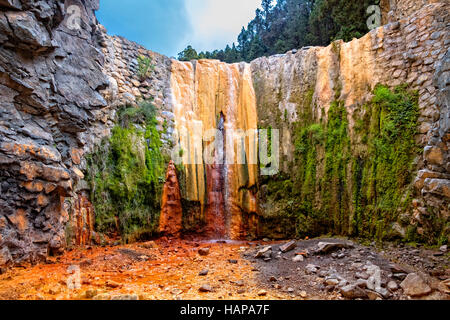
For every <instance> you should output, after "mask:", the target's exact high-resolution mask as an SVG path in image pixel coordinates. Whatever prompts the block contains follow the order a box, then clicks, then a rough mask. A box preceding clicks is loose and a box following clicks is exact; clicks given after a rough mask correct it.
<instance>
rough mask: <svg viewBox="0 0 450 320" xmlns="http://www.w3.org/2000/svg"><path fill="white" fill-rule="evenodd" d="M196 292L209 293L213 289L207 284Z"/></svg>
mask: <svg viewBox="0 0 450 320" xmlns="http://www.w3.org/2000/svg"><path fill="white" fill-rule="evenodd" d="M198 290H199V291H200V292H211V291H212V290H213V289H212V287H211V286H210V285H209V284H204V285H202V286H201V287H200V288H199V289H198Z"/></svg>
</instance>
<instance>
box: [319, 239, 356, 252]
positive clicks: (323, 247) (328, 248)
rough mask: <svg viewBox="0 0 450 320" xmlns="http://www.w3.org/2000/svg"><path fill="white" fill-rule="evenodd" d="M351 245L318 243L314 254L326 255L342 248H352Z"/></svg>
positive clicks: (345, 243) (344, 243)
mask: <svg viewBox="0 0 450 320" xmlns="http://www.w3.org/2000/svg"><path fill="white" fill-rule="evenodd" d="M353 247H354V245H353V244H352V243H350V242H349V243H347V242H319V243H318V245H317V248H316V250H315V252H316V253H317V254H327V253H331V252H333V251H336V250H339V249H343V248H353Z"/></svg>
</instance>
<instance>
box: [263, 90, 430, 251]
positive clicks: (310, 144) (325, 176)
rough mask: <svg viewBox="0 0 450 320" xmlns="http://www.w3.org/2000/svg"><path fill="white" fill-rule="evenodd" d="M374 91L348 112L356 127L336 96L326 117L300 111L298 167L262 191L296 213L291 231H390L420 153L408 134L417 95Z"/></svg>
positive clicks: (381, 234)
mask: <svg viewBox="0 0 450 320" xmlns="http://www.w3.org/2000/svg"><path fill="white" fill-rule="evenodd" d="M373 93H374V96H373V99H372V100H371V101H370V102H369V103H367V104H366V105H364V106H361V107H360V109H359V110H356V111H355V112H353V121H355V123H356V125H355V127H354V130H353V131H354V132H350V126H349V120H350V115H349V114H348V113H347V109H346V108H345V106H344V104H343V102H341V101H339V100H337V101H334V102H333V103H332V104H331V106H330V108H329V110H328V114H327V117H326V121H320V122H319V121H316V120H315V119H313V118H312V116H311V114H309V113H306V112H304V113H302V114H301V116H300V119H299V121H298V122H297V123H296V129H295V141H296V143H295V145H296V160H295V162H296V164H297V170H296V172H295V173H294V174H292V175H291V176H290V177H281V176H280V177H278V179H273V180H272V181H268V184H267V185H268V191H267V194H268V195H267V197H268V199H269V206H270V205H271V204H276V206H278V207H279V208H280V210H279V211H278V212H279V214H282V215H284V216H285V217H286V216H288V217H291V218H293V217H295V219H296V231H295V232H296V235H297V236H301V237H304V236H319V235H324V234H335V235H348V236H356V237H362V238H370V239H377V240H381V239H392V238H394V237H395V236H396V234H395V233H394V232H393V229H392V225H393V223H396V222H398V221H400V220H401V219H399V217H400V215H401V213H403V212H404V211H405V209H406V207H405V206H407V205H409V204H410V203H411V198H410V192H411V190H412V188H411V183H412V179H413V173H414V161H415V159H416V157H417V156H418V155H419V153H420V149H419V147H418V145H417V144H416V142H415V139H414V137H415V135H416V133H417V127H418V116H419V112H418V96H417V93H416V92H411V91H410V90H408V89H407V88H406V87H405V86H398V87H396V88H395V89H393V90H390V89H389V88H387V87H385V86H382V85H379V86H377V87H376V88H375V90H374V92H373ZM272 209H273V208H272ZM426 240H427V241H428V242H430V243H432V242H436V239H426Z"/></svg>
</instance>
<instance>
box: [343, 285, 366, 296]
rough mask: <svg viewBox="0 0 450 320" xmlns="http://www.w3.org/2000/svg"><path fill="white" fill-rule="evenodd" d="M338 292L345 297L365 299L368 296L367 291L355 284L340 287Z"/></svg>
mask: <svg viewBox="0 0 450 320" xmlns="http://www.w3.org/2000/svg"><path fill="white" fill-rule="evenodd" d="M340 292H341V294H342V296H343V297H345V298H347V299H366V298H367V297H368V296H367V292H366V291H365V290H364V289H362V288H361V287H359V286H357V285H355V284H350V285H347V286H345V287H342V288H341V289H340Z"/></svg>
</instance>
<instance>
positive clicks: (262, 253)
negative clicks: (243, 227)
mask: <svg viewBox="0 0 450 320" xmlns="http://www.w3.org/2000/svg"><path fill="white" fill-rule="evenodd" d="M271 255H272V247H271V246H266V247H264V248H263V249H261V250H259V251H258V252H257V253H256V255H255V258H265V257H267V256H271Z"/></svg>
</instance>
